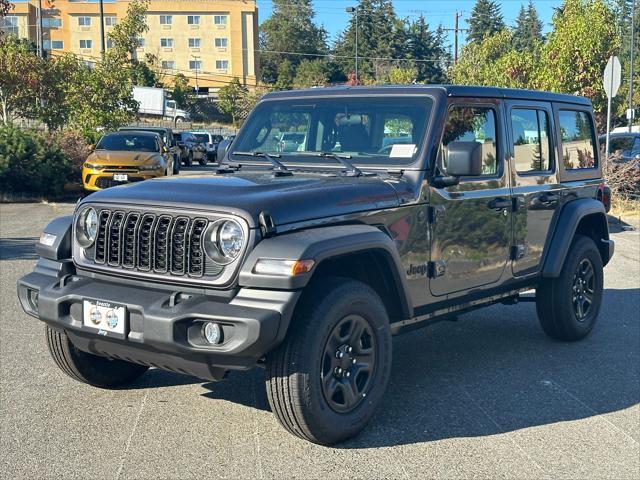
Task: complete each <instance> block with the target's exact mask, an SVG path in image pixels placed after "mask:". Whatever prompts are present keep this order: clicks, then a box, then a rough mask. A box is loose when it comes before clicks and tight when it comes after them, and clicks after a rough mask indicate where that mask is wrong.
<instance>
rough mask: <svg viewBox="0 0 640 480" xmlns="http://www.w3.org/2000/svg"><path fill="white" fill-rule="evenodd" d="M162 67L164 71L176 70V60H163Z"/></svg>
mask: <svg viewBox="0 0 640 480" xmlns="http://www.w3.org/2000/svg"><path fill="white" fill-rule="evenodd" d="M160 66H161V67H162V68H163V69H164V70H175V68H176V62H175V61H174V60H162V62H161V63H160Z"/></svg>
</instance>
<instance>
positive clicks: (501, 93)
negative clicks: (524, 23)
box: [264, 85, 591, 107]
mask: <svg viewBox="0 0 640 480" xmlns="http://www.w3.org/2000/svg"><path fill="white" fill-rule="evenodd" d="M429 91H431V92H436V91H437V92H444V93H445V95H447V96H449V97H482V98H511V99H519V100H538V101H546V102H563V103H574V104H578V105H585V106H589V107H590V106H591V101H590V100H589V99H588V98H586V97H579V96H577V95H566V94H562V93H551V92H543V91H538V90H523V89H517V88H500V87H479V86H468V85H383V86H357V87H351V86H346V85H343V86H339V87H318V88H309V89H305V90H284V91H279V92H271V93H268V94H266V95H265V96H264V98H265V99H275V98H300V97H319V96H325V95H326V96H342V95H348V94H354V95H375V94H378V95H380V94H382V95H384V94H390V95H391V94H394V95H398V94H403V93H404V94H407V95H411V94H413V95H415V94H420V93H428V92H429Z"/></svg>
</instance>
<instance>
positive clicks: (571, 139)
mask: <svg viewBox="0 0 640 480" xmlns="http://www.w3.org/2000/svg"><path fill="white" fill-rule="evenodd" d="M558 123H559V128H560V135H561V139H562V163H563V165H564V168H565V170H568V171H570V170H584V169H590V168H596V167H597V166H598V164H597V161H598V160H597V159H598V157H597V155H596V145H595V139H594V137H595V136H594V128H593V122H592V120H591V115H589V114H588V113H587V112H582V111H577V110H560V111H559V112H558Z"/></svg>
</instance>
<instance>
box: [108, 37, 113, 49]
mask: <svg viewBox="0 0 640 480" xmlns="http://www.w3.org/2000/svg"><path fill="white" fill-rule="evenodd" d="M107 48H113V39H111V38H107Z"/></svg>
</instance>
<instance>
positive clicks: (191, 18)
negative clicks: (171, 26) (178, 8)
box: [187, 15, 200, 25]
mask: <svg viewBox="0 0 640 480" xmlns="http://www.w3.org/2000/svg"><path fill="white" fill-rule="evenodd" d="M187 23H188V24H189V25H200V15H187Z"/></svg>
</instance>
